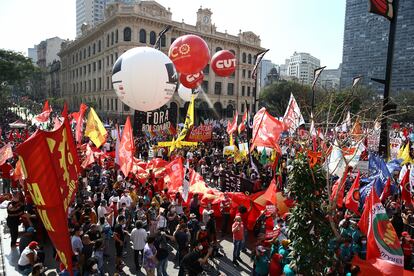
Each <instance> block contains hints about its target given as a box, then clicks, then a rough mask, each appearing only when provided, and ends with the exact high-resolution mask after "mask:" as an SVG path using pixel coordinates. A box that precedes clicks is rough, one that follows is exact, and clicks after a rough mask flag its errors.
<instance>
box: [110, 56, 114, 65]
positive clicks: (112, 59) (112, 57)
mask: <svg viewBox="0 0 414 276" xmlns="http://www.w3.org/2000/svg"><path fill="white" fill-rule="evenodd" d="M111 65H114V55H113V54H111Z"/></svg>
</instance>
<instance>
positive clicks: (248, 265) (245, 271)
mask: <svg viewBox="0 0 414 276" xmlns="http://www.w3.org/2000/svg"><path fill="white" fill-rule="evenodd" d="M6 218H7V211H6V210H5V209H0V240H1V252H0V253H1V255H2V256H1V258H0V275H8V276H9V275H10V276H14V275H20V273H19V272H18V269H17V261H18V259H19V250H18V249H17V248H13V249H11V248H10V233H9V229H8V227H7V225H6ZM20 230H21V231H23V229H20ZM218 238H219V242H220V246H221V248H220V253H221V254H223V255H224V256H223V257H219V258H215V259H213V260H210V261H209V265H208V267H207V269H208V273H207V274H208V275H214V276H216V275H234V276H238V275H251V274H252V272H251V270H252V266H253V263H252V262H251V261H250V253H251V251H250V250H247V254H246V253H242V254H241V259H242V260H243V262H239V263H240V266H238V267H235V266H233V264H232V254H233V244H232V237H231V235H230V234H227V235H226V236H225V237H224V238H220V234H218ZM252 244H254V240H253V238H252V239H250V240H249V242H248V245H252ZM248 247H250V248H252V246H248ZM111 248H113V250H112V252H110V257H108V258H106V259H105V274H106V275H114V273H115V272H116V271H115V247H114V246H113V244H111ZM45 253H46V260H45V264H44V265H45V266H46V267H47V268H48V270H47V273H46V275H57V271H56V268H57V263H56V261H55V260H54V259H53V256H52V254H53V246H52V245H51V243H50V241H48V242H46V244H45ZM133 256H134V253H133V249H132V245H131V244H130V243H128V247H127V248H126V249H125V252H124V262H125V264H126V265H125V267H124V268H123V272H121V273H120V275H146V274H145V270H144V269H142V270H141V271H138V272H137V271H136V270H135V267H134V260H133ZM174 258H175V249H174V248H173V246H171V253H170V256H169V261H168V267H167V273H168V275H170V276H174V275H178V267H176V266H174Z"/></svg>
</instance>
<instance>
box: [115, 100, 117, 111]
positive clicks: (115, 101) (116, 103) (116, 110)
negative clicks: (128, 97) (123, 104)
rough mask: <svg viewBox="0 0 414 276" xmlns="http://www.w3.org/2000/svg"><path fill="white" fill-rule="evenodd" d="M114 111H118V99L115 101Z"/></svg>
mask: <svg viewBox="0 0 414 276" xmlns="http://www.w3.org/2000/svg"><path fill="white" fill-rule="evenodd" d="M115 111H118V99H115Z"/></svg>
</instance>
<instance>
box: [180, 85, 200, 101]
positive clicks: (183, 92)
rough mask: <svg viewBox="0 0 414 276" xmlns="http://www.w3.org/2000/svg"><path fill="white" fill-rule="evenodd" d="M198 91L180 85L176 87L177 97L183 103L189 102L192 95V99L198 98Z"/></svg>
mask: <svg viewBox="0 0 414 276" xmlns="http://www.w3.org/2000/svg"><path fill="white" fill-rule="evenodd" d="M198 92H199V89H198V88H197V89H194V91H193V89H190V88H187V87H185V86H184V85H182V84H180V86H179V87H178V96H180V98H181V99H183V100H184V101H185V102H189V101H191V95H194V99H195V98H197V96H198Z"/></svg>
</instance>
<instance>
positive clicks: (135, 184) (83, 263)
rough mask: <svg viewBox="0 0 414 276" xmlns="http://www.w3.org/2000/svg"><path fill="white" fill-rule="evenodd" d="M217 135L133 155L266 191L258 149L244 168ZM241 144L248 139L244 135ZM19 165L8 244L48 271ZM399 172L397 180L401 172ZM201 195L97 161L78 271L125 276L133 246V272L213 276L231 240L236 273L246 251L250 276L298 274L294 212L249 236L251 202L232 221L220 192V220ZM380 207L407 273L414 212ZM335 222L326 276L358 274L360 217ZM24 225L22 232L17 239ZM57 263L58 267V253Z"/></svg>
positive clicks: (83, 204) (77, 233) (83, 211)
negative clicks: (170, 268) (224, 243)
mask: <svg viewBox="0 0 414 276" xmlns="http://www.w3.org/2000/svg"><path fill="white" fill-rule="evenodd" d="M10 116H12V115H10ZM10 118H12V117H10ZM2 129H3V133H2V135H1V141H2V142H1V145H0V146H3V145H4V144H5V143H6V142H11V143H12V144H13V147H14V148H15V147H16V146H17V145H18V144H19V143H21V142H23V139H22V138H18V137H14V139H13V141H8V138H9V136H8V135H7V133H8V129H7V126H6V125H4V126H2ZM214 131H215V136H216V138H218V139H214V140H213V142H209V143H200V144H199V146H197V147H192V148H183V149H178V150H176V151H175V152H174V153H173V154H172V155H168V149H165V148H155V147H153V146H154V144H153V143H155V142H156V141H155V140H151V139H148V138H146V137H142V138H136V145H135V147H136V149H137V150H136V152H137V157H139V158H140V159H142V160H144V161H147V160H149V159H151V158H156V157H158V158H162V159H164V160H170V158H173V157H174V156H182V157H184V158H185V159H186V160H188V163H189V165H190V167H191V168H193V169H194V170H195V171H197V172H199V173H200V174H201V175H202V176H203V178H204V180H205V182H206V183H207V185H209V186H210V187H215V188H218V189H223V187H222V186H221V184H222V181H221V176H220V172H221V171H223V170H224V171H231V172H232V173H234V174H236V175H239V176H240V177H243V178H248V179H250V180H251V181H252V183H254V187H253V192H257V191H261V190H265V189H266V188H267V187H268V186H269V184H270V181H271V180H272V178H273V176H274V175H273V174H274V171H273V170H272V169H271V165H269V164H261V163H260V161H259V158H260V153H259V152H257V151H255V152H254V153H253V154H252V159H253V160H249V159H247V160H245V161H242V162H238V163H235V162H234V160H233V159H232V157H228V156H223V147H224V146H225V145H227V143H228V142H227V141H228V137H227V135H226V133H225V128H224V127H223V126H222V127H216V128H215V130H214ZM238 139H240V142H243V141H245V139H246V137H245V136H241V137H239V138H238ZM85 142H87V141H85ZM236 142H238V141H236ZM406 142H408V141H406ZM288 143H292V142H291V140H288V139H285V140H282V142H281V145H282V151H283V156H282V159H281V165H280V166H281V170H280V173H281V178H280V179H281V183H279V185H280V189H282V190H283V188H284V187H286V185H287V181H288V177H287V175H288V167H289V161H288V160H289V159H290V160H292V159H293V158H294V156H295V152H296V151H300V150H301V146H300V144H299V143H294V144H289V145H288ZM408 143H410V142H408ZM104 148H105V150H107V151H113V150H114V149H115V141H113V140H111V139H108V142H107V145H104ZM81 155H82V153H81ZM151 155H152V156H151ZM16 161H17V156H15V157H14V158H12V159H9V160H8V161H7V162H6V164H4V165H2V166H1V173H2V174H1V178H2V183H3V186H2V189H3V190H2V192H3V194H2V201H4V202H6V203H7V205H6V206H5V207H6V208H7V214H8V216H7V226H8V227H9V229H10V235H11V244H10V245H11V247H12V248H13V249H15V250H18V251H19V254H20V257H19V260H18V270H19V272H21V273H22V274H23V275H29V274H30V273H31V275H43V273H44V270H45V267H44V261H45V251H44V246H45V244H46V243H48V242H50V241H48V239H47V232H46V231H45V229H44V227H43V225H42V223H41V220H40V219H39V216H38V214H37V212H36V207H35V205H34V204H33V201H32V200H31V198H30V196H29V195H28V193H26V192H25V189H24V182H22V181H20V182H19V181H16V180H13V177H12V175H13V168H14V167H15V165H16ZM252 162H254V163H255V164H257V171H256V170H253V169H252V166H251V163H252ZM394 176H395V178H396V180H397V183H398V173H395V174H394ZM354 177H355V176H354V175H353V174H350V176H349V177H348V179H347V188H346V189H349V187H350V185H351V183H352V181H353V178H354ZM200 196H202V195H198V194H194V195H193V198H192V199H191V200H190V202H189V204H185V202H184V200H183V196H182V194H181V193H180V192H176V193H171V192H169V190H168V187H162V188H161V189H160V187H159V185H157V183H156V179H155V177H154V172H152V171H149V176H148V179H147V180H146V181H145V183H143V184H141V183H140V182H139V181H138V179H137V177H136V175H134V174H129V175H128V176H124V175H123V174H122V172H120V171H119V170H117V168H116V166H115V164H114V160H113V159H111V158H105V159H103V160H98V161H97V162H94V163H93V164H91V165H90V166H88V167H87V168H86V169H84V170H83V171H82V175H81V176H80V177H79V180H78V191H77V193H76V199H75V201H74V202H73V204H72V205H71V206H70V207H69V210H68V226H69V229H70V232H71V245H72V249H73V258H72V261H73V267H74V271H75V275H104V273H105V272H107V271H105V265H104V264H105V263H108V262H109V264H113V265H114V266H115V267H116V270H117V271H118V272H121V271H122V270H123V267H124V266H125V262H124V261H125V252H126V250H127V247H128V246H129V245H130V246H132V248H133V253H134V257H133V259H134V266H135V267H134V268H133V269H135V271H144V272H145V273H146V275H155V274H157V275H158V276H166V275H168V273H167V265H168V262H171V259H172V258H173V262H174V266H175V267H176V268H177V269H178V271H179V272H178V275H179V276H183V275H200V274H201V273H203V271H211V269H212V266H211V262H210V260H212V259H215V258H223V257H224V256H223V250H222V248H221V245H220V242H219V241H220V240H222V239H226V238H227V239H231V240H232V242H233V254H232V256H231V257H230V258H231V261H232V263H233V265H234V267H235V268H237V267H239V266H240V262H243V260H242V259H241V254H247V255H248V256H249V257H250V258H251V263H250V264H249V266H251V268H252V274H253V275H258V276H262V275H263V276H264V275H295V268H294V267H290V265H289V263H290V255H289V253H290V247H289V245H290V240H289V233H288V231H287V226H288V223H289V220H288V217H289V213H288V214H285V215H283V216H279V214H278V213H277V212H270V211H268V210H265V211H263V212H262V213H261V215H260V216H259V217H258V218H257V221H256V223H255V225H254V228H253V231H248V229H247V223H248V222H247V215H248V214H247V208H246V206H239V207H238V210H237V212H236V213H235V215H233V216H231V212H230V208H231V202H230V201H231V199H230V197H229V193H228V192H224V199H223V200H222V201H221V203H220V206H219V209H220V214H219V215H218V214H216V213H215V211H214V209H216V208H213V206H211V204H203V203H202V202H201V200H200ZM384 206H385V207H386V210H387V214H388V215H389V217H390V220H391V222H392V224H393V226H394V228H395V230H396V232H397V235H398V237H399V238H400V240H401V245H402V248H403V252H404V258H405V267H406V268H407V269H412V253H413V252H412V251H413V244H414V240H413V239H411V236H412V235H413V234H414V231H413V226H412V225H414V224H413V223H414V216H413V209H412V206H409V205H406V204H404V202H402V201H401V199H400V197H399V195H394V196H390V197H389V198H387V199H385V200H384ZM334 220H335V222H336V223H337V225H338V229H339V231H340V238H336V239H334V240H332V244H330V249H331V250H333V252H335V260H334V261H335V262H334V265H333V266H332V267H329V268H326V275H338V274H340V275H345V274H346V275H358V267H357V266H352V265H351V260H352V258H353V256H355V255H356V256H359V257H360V258H361V259H365V257H366V251H367V245H366V243H367V238H366V236H364V235H363V234H362V233H361V232H360V231H359V229H358V225H357V222H358V220H359V216H357V215H355V214H353V213H352V212H350V211H349V210H346V209H345V208H339V209H338V212H337V215H336V216H335V217H334ZM21 226H22V227H23V229H24V232H23V233H19V227H21ZM269 233H270V236H269ZM272 233H273V235H272ZM275 233H277V234H275ZM249 241H253V242H250V243H249ZM247 249H249V251H247ZM114 253H115V254H114ZM112 255H115V258H112V257H111V256H112ZM54 257H55V258H56V261H58V257H57V256H54ZM58 271H59V275H69V272H68V271H67V270H66V269H65V267H64V266H63V265H60V266H59V267H58Z"/></svg>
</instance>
